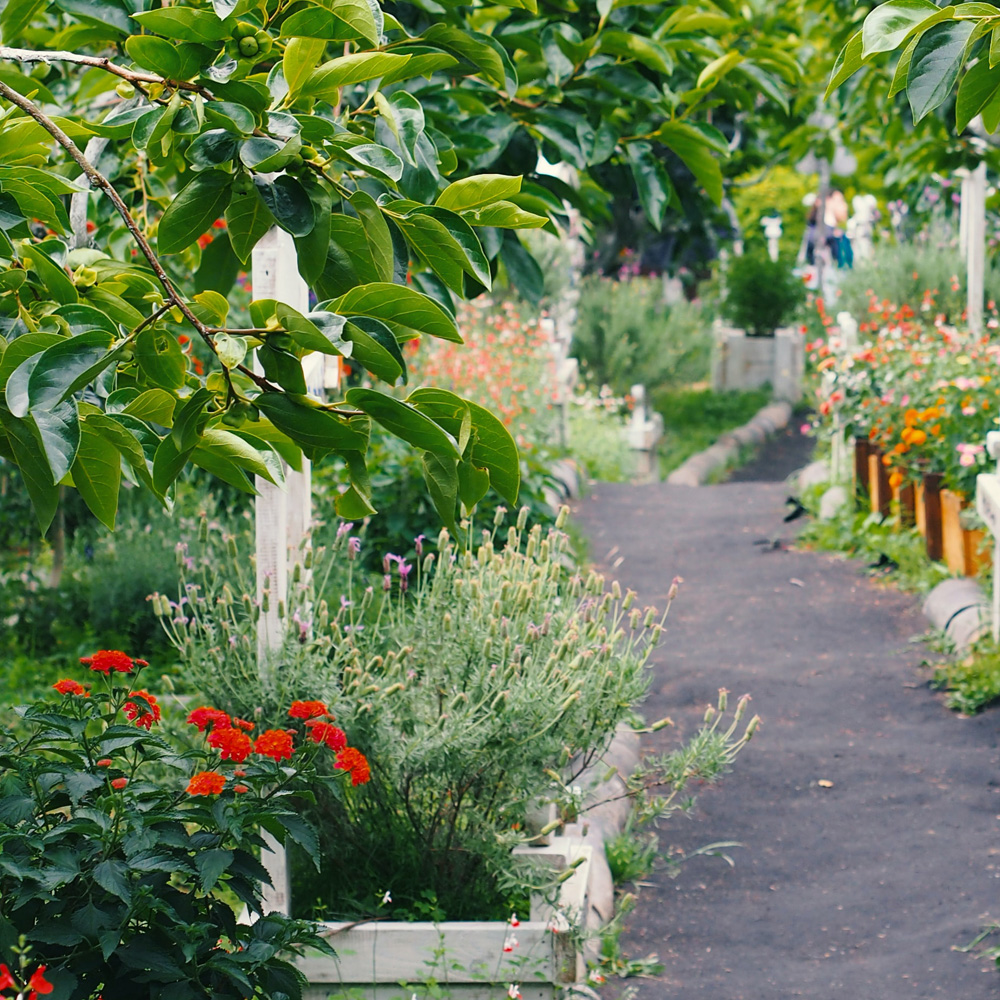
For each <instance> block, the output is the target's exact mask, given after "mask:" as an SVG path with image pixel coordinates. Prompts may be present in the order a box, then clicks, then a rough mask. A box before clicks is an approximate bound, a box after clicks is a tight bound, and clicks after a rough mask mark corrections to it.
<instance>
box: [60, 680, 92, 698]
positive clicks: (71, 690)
mask: <svg viewBox="0 0 1000 1000" xmlns="http://www.w3.org/2000/svg"><path fill="white" fill-rule="evenodd" d="M52 686H53V687H54V688H55V689H56V690H57V691H58V692H59V693H60V694H78V695H83V697H84V698H89V697H90V692H89V691H88V690H87V689H86V688H85V687H84V686H83V685H82V684H80V683H78V682H77V681H74V680H71V679H70V678H68V677H67V678H65V679H64V680H61V681H56V683H55V684H53V685H52Z"/></svg>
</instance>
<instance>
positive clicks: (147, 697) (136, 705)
mask: <svg viewBox="0 0 1000 1000" xmlns="http://www.w3.org/2000/svg"><path fill="white" fill-rule="evenodd" d="M132 699H139V700H138V701H133V700H132ZM143 702H145V704H143ZM122 711H123V712H124V713H125V718H126V719H128V720H129V721H134V722H135V724H136V725H137V726H138V727H139V728H140V729H151V728H152V727H153V723H154V722H159V721H160V706H159V705H157V704H156V698H154V697H153V696H152V695H151V694H150V693H149V692H148V691H133V692H132V694H131V696H130V697H129V700H128V701H126V702H125V704H124V705H122Z"/></svg>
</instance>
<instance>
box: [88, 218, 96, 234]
mask: <svg viewBox="0 0 1000 1000" xmlns="http://www.w3.org/2000/svg"><path fill="white" fill-rule="evenodd" d="M96 228H97V223H96V222H92V221H91V220H90V219H87V232H88V233H92V232H93V231H94V230H95V229H96Z"/></svg>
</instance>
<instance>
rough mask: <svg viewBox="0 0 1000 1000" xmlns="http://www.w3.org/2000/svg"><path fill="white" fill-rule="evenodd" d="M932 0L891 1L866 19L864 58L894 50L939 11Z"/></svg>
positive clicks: (863, 43)
mask: <svg viewBox="0 0 1000 1000" xmlns="http://www.w3.org/2000/svg"><path fill="white" fill-rule="evenodd" d="M938 10H939V8H938V6H937V4H935V3H932V2H931V0H888V2H887V3H883V4H881V5H879V6H878V7H876V8H875V9H874V10H873V11H871V13H870V14H869V15H868V16H867V17H866V18H865V23H864V25H863V26H862V28H861V40H862V50H861V58H862V59H867V58H868V57H869V56H871V55H874V54H875V53H877V52H891V51H892V50H893V49H895V48H897V47H898V46H899V45H900V44H901V43H902V42H903V40H904V39H905V38H906V36H907V35H909V33H910V32H911V31H912V30H913V29H914V28H916V27H917V25H919V24H920V22H921V21H925V20H926V19H927V18H928V17H929V16H930V15H931V14H937V13H938Z"/></svg>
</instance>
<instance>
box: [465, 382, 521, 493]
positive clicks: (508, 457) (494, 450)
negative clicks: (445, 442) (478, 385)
mask: <svg viewBox="0 0 1000 1000" xmlns="http://www.w3.org/2000/svg"><path fill="white" fill-rule="evenodd" d="M466 403H467V404H468V407H469V413H470V415H471V417H472V451H471V453H470V455H469V458H470V460H471V461H472V464H473V465H476V466H478V467H479V468H482V469H487V470H489V474H490V483H491V485H492V486H493V488H494V489H495V490H496V491H497V492H498V493H500V494H501V496H503V497H504V498H505V499H506V500H507V501H509V502H510V503H511V504H515V503H517V494H518V491H519V490H520V488H521V464H520V461H519V460H518V456H517V445H516V444H515V443H514V439H513V438H512V437H511V436H510V431H508V430H507V428H506V427H504V425H503V423H502V422H501V421H500V420H499V419H498V418H497V417H495V416H494V415H493V414H492V413H490V411H489V410H487V409H485V408H484V407H482V406H480V405H479V404H478V403H473V402H472V401H471V400H466Z"/></svg>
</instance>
